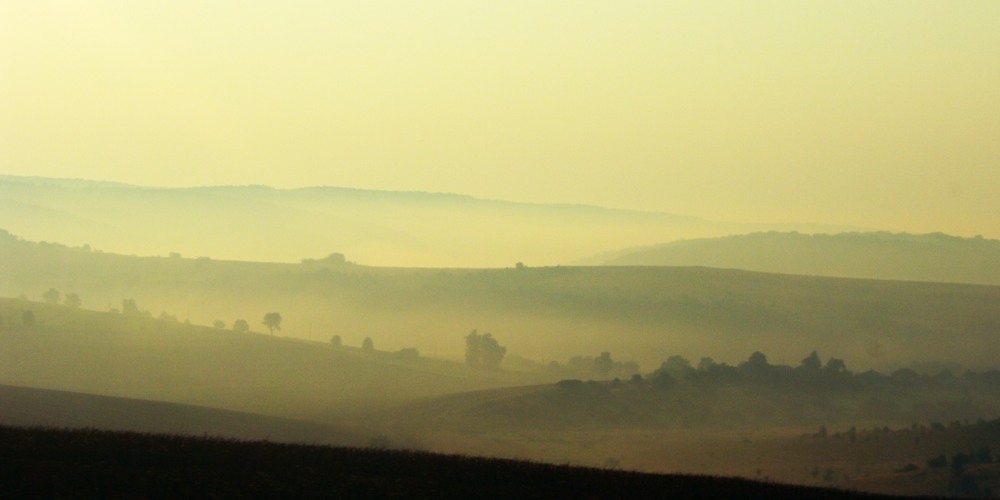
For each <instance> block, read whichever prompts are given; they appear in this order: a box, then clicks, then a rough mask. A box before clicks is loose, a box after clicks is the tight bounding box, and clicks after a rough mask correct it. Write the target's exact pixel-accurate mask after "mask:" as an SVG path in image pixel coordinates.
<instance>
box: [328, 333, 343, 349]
mask: <svg viewBox="0 0 1000 500" xmlns="http://www.w3.org/2000/svg"><path fill="white" fill-rule="evenodd" d="M330 345H332V346H333V347H340V346H342V345H344V341H343V340H341V339H340V335H334V336H333V337H330Z"/></svg>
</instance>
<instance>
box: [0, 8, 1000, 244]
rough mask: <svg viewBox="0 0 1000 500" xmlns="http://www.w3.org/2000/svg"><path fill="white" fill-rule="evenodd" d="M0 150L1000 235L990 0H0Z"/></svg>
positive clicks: (284, 181) (152, 168)
mask: <svg viewBox="0 0 1000 500" xmlns="http://www.w3.org/2000/svg"><path fill="white" fill-rule="evenodd" d="M0 173H7V174H17V175H43V176H60V177H82V178H92V179H103V180H116V181H124V182H130V183H137V184H149V185H184V186H186V185H203V184H249V183H259V184H269V185H274V186H279V187H295V186H305V185H335V186H350V187H363V188H375V189H393V190H423V191H447V192H459V193H465V194H471V195H474V196H479V197H486V198H499V199H507V200H517V201H537V202H574V203H592V204H599V205H605V206H612V207H622V208H639V209H649V210H660V211H668V212H675V213H684V214H690V215H699V216H703V217H708V218H716V219H729V220H741V221H757V220H767V221H812V222H825V223H842V224H853V225H865V226H873V227H879V228H885V229H892V230H910V231H936V230H941V231H945V232H950V233H955V234H964V235H972V234H976V233H982V234H984V235H987V236H991V237H1000V227H998V222H997V221H998V220H1000V218H998V215H1000V1H996V0H982V1H963V0H941V1H919V0H905V1H887V0H881V1H871V0H863V1H850V0H838V1H832V0H831V1H801V0H788V1H767V0H754V1H745V0H738V1H685V2H670V1H666V0H650V1H645V0H634V1H625V2H619V1H614V2H613V1H588V0H573V1H568V0H567V1H562V0H545V1H538V0H530V1H520V0H503V1H495V2H480V1H469V0H465V1H459V0H423V1H372V0H364V1H319V0H316V1H289V2H274V1H266V2H265V1H252V0H240V1H236V0H211V1H205V0H171V1H169V2H152V1H148V2H147V1H136V0H122V1H112V0H88V1H48V0H24V1H21V0H3V1H2V2H0Z"/></svg>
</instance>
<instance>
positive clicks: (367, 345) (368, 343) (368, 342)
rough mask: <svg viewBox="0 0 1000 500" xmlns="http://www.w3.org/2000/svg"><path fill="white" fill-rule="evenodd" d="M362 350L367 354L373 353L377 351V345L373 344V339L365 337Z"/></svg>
mask: <svg viewBox="0 0 1000 500" xmlns="http://www.w3.org/2000/svg"><path fill="white" fill-rule="evenodd" d="M361 349H363V350H364V351H365V352H373V351H374V350H375V343H374V342H372V338H371V337H365V340H364V342H361Z"/></svg>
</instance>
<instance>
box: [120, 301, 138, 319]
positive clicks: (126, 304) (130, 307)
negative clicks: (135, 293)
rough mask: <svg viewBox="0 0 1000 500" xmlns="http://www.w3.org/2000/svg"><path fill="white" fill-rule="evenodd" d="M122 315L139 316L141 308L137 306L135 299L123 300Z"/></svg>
mask: <svg viewBox="0 0 1000 500" xmlns="http://www.w3.org/2000/svg"><path fill="white" fill-rule="evenodd" d="M122 314H130V315H138V314H139V306H138V305H136V303H135V299H124V300H122Z"/></svg>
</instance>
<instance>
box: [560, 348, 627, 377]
mask: <svg viewBox="0 0 1000 500" xmlns="http://www.w3.org/2000/svg"><path fill="white" fill-rule="evenodd" d="M545 371H546V373H548V374H550V375H553V376H558V377H565V378H596V379H605V380H606V379H610V378H627V377H631V376H633V375H635V374H636V373H639V364H638V363H636V362H635V361H616V360H615V359H613V358H612V357H611V353H610V352H608V351H604V352H602V353H601V354H600V355H599V356H573V357H572V358H569V360H568V361H567V362H566V364H561V363H559V362H558V361H551V362H550V363H549V364H548V366H546V367H545Z"/></svg>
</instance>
